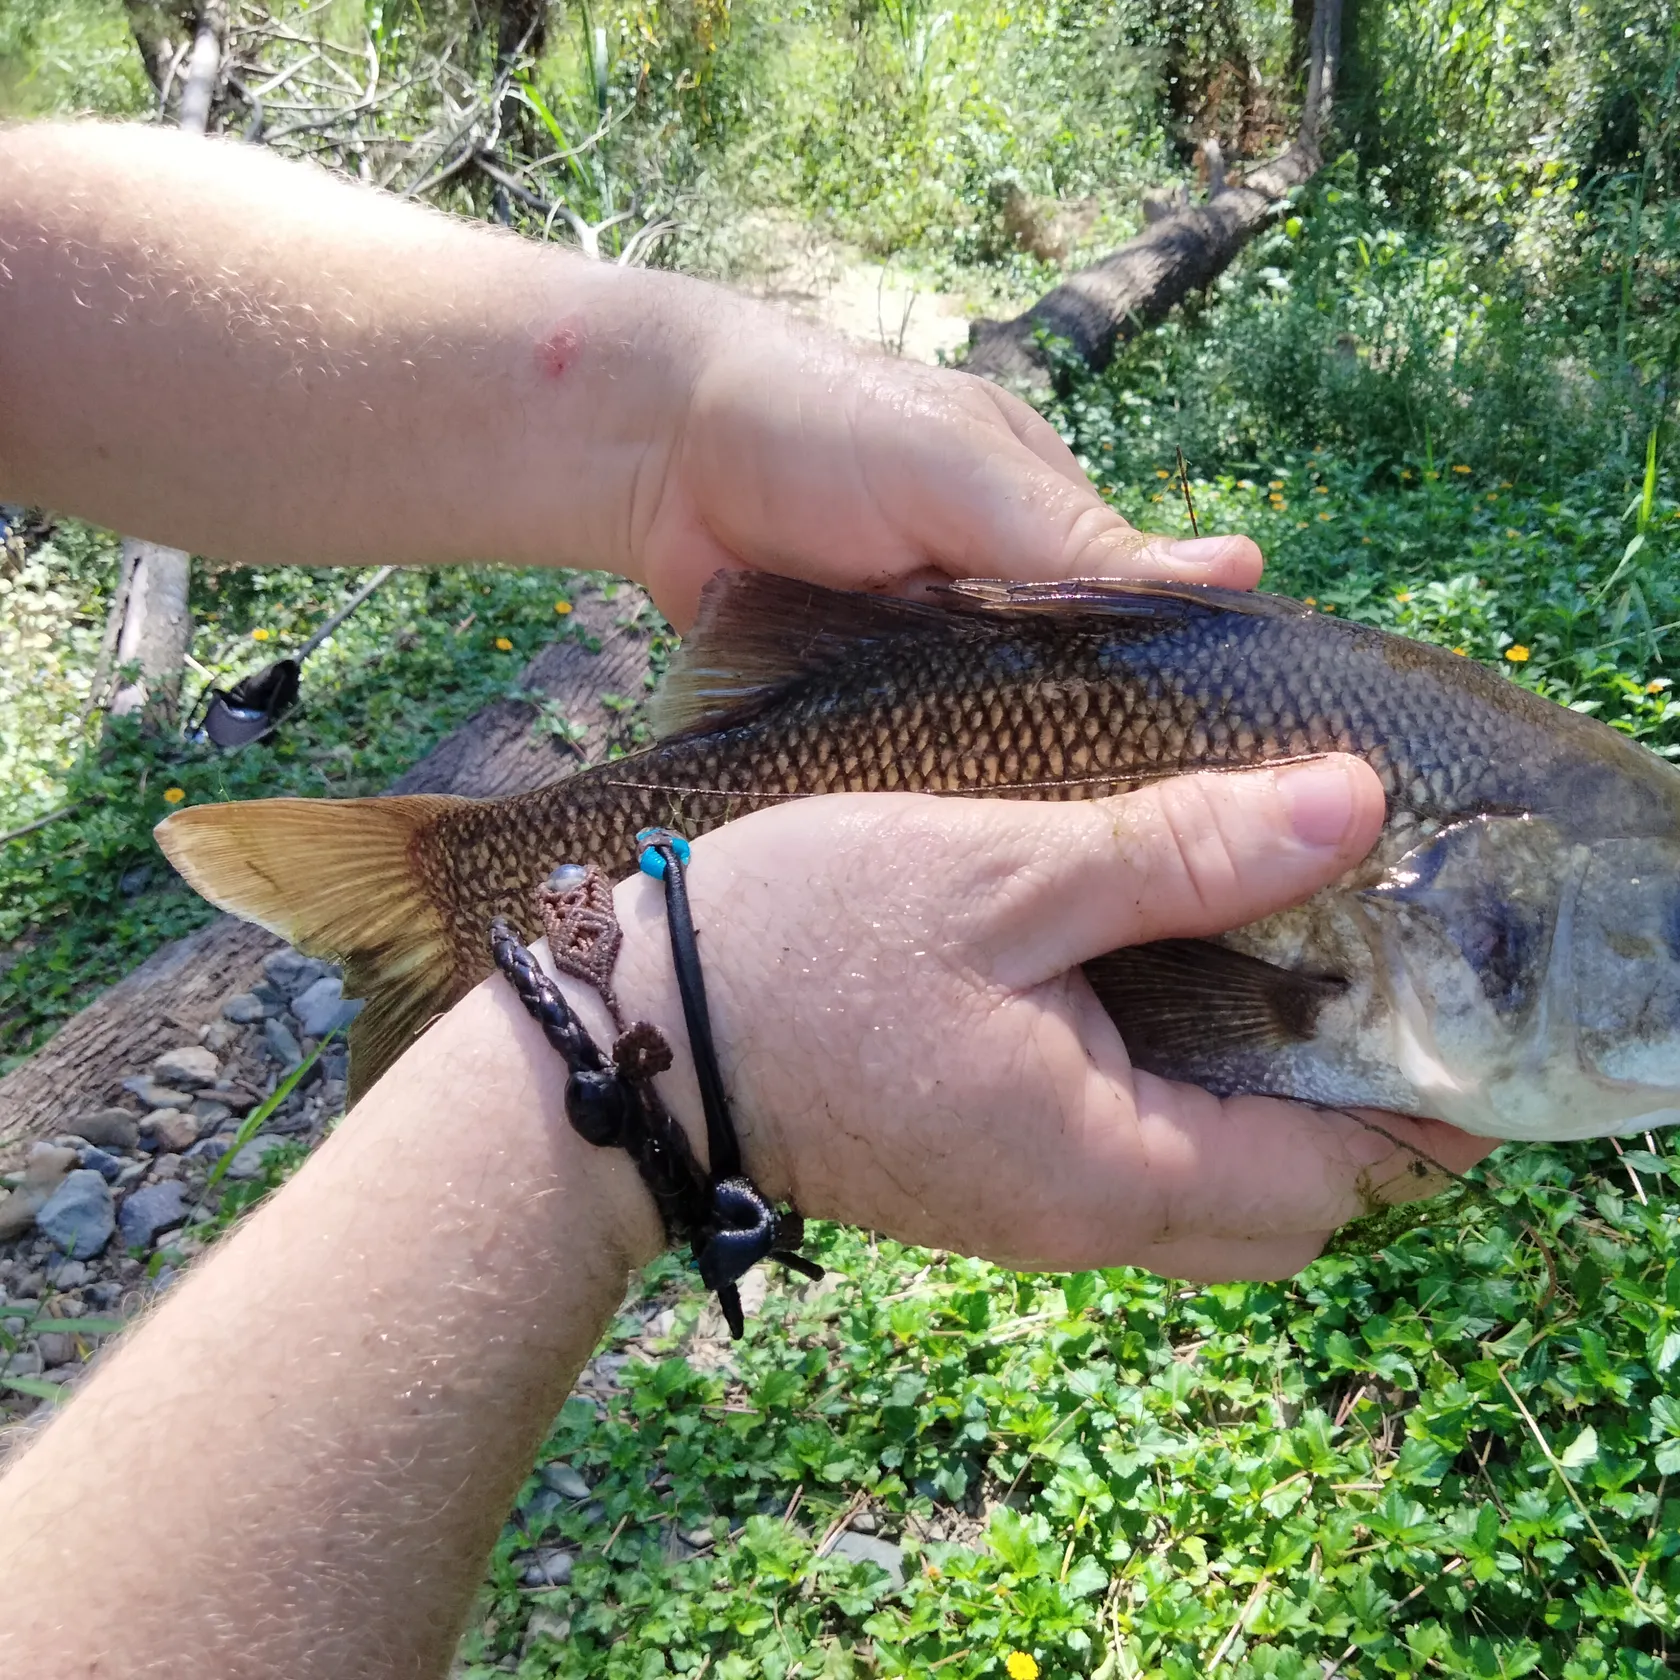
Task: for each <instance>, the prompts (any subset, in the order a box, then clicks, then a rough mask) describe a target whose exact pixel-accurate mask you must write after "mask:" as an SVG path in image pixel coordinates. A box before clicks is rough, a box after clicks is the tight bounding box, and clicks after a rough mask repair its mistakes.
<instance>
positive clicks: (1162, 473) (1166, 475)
mask: <svg viewBox="0 0 1680 1680" xmlns="http://www.w3.org/2000/svg"><path fill="white" fill-rule="evenodd" d="M1155 476H1156V477H1157V478H1171V477H1172V474H1171V473H1170V472H1167V471H1165V470H1164V469H1163V468H1161V467H1157V468H1156V469H1155Z"/></svg>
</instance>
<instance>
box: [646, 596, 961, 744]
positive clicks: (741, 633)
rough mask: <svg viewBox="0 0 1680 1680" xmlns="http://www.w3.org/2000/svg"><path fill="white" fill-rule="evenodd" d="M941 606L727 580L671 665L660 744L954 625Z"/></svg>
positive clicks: (659, 718)
mask: <svg viewBox="0 0 1680 1680" xmlns="http://www.w3.org/2000/svg"><path fill="white" fill-rule="evenodd" d="M949 624H950V615H949V614H948V613H946V612H945V611H943V610H942V609H941V608H939V607H934V606H928V605H927V604H925V603H924V602H920V601H906V600H903V599H901V598H900V597H898V596H895V595H867V594H863V593H862V592H860V591H856V590H846V589H825V588H824V587H823V586H822V585H821V584H817V583H800V582H799V581H798V580H797V579H794V578H785V577H777V576H775V575H774V574H772V573H770V572H741V571H735V572H719V573H718V574H717V576H716V577H714V578H713V579H712V580H711V582H710V583H708V584H707V585H706V587H705V589H704V590H703V591H702V592H701V595H700V612H699V615H698V616H697V617H696V619H695V621H694V628H693V629H692V630H690V631H689V633H688V634H687V635H686V636H685V637H684V638H683V644H682V647H681V648H680V649H679V650H678V652H677V655H676V657H675V658H674V659H673V660H672V661H671V667H670V669H669V670H668V671H667V672H666V674H665V681H664V682H663V683H662V684H661V685H660V689H659V693H658V694H657V695H656V696H655V697H654V702H653V707H652V720H653V729H654V733H655V734H656V735H658V736H660V737H666V736H671V735H687V734H691V733H694V732H696V731H699V730H707V729H716V728H718V727H719V726H720V725H722V724H724V723H726V722H729V723H734V722H740V721H741V720H742V719H744V718H745V717H747V716H749V715H751V713H752V712H754V711H756V710H757V709H758V707H759V706H760V705H762V704H763V703H764V701H766V700H767V699H768V698H769V697H770V696H771V695H772V694H775V693H776V692H778V691H779V690H780V689H782V688H784V687H786V685H787V684H789V683H790V682H794V681H796V680H798V679H799V678H802V677H808V676H810V675H811V673H812V672H814V671H819V670H822V669H824V668H826V667H827V666H829V665H831V664H833V663H834V662H835V661H836V660H838V659H841V658H843V657H845V655H846V654H847V653H849V652H851V651H854V650H855V649H856V648H857V647H858V646H859V645H861V644H863V643H866V642H872V641H879V640H881V639H883V638H886V637H891V636H902V635H904V634H906V633H907V632H912V631H915V630H917V629H923V630H930V629H939V628H941V627H949Z"/></svg>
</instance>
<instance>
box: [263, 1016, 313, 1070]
mask: <svg viewBox="0 0 1680 1680" xmlns="http://www.w3.org/2000/svg"><path fill="white" fill-rule="evenodd" d="M263 1044H264V1046H265V1047H266V1048H267V1050H268V1053H269V1055H271V1056H272V1057H273V1058H274V1059H275V1061H277V1062H278V1063H279V1064H280V1065H281V1066H282V1067H284V1068H294V1067H296V1066H297V1065H298V1063H299V1062H301V1061H302V1060H303V1046H302V1045H301V1044H299V1043H298V1041H297V1039H296V1038H295V1037H294V1036H293V1034H292V1029H291V1028H290V1027H288V1026H287V1025H286V1023H285V1022H284V1021H277V1020H273V1019H270V1020H267V1021H264V1022H263Z"/></svg>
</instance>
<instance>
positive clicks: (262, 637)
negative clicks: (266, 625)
mask: <svg viewBox="0 0 1680 1680" xmlns="http://www.w3.org/2000/svg"><path fill="white" fill-rule="evenodd" d="M251 640H252V641H253V642H266V641H267V640H268V632H267V631H266V630H253V631H252V632H251Z"/></svg>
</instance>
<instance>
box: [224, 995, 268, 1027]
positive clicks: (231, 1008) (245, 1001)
mask: <svg viewBox="0 0 1680 1680" xmlns="http://www.w3.org/2000/svg"><path fill="white" fill-rule="evenodd" d="M269 1007H270V1006H269V1005H268V1004H266V1003H264V1002H263V1000H262V999H261V998H260V997H258V996H257V994H256V993H255V992H235V993H234V994H233V996H232V997H230V998H229V999H228V1000H227V1001H226V1002H225V1003H224V1004H223V1005H222V1017H223V1019H224V1020H228V1021H232V1022H233V1023H234V1024H235V1025H236V1026H241V1027H249V1026H254V1025H255V1024H256V1023H257V1022H258V1021H261V1020H263V1019H265V1018H266V1016H267V1015H268V1011H269Z"/></svg>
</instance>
